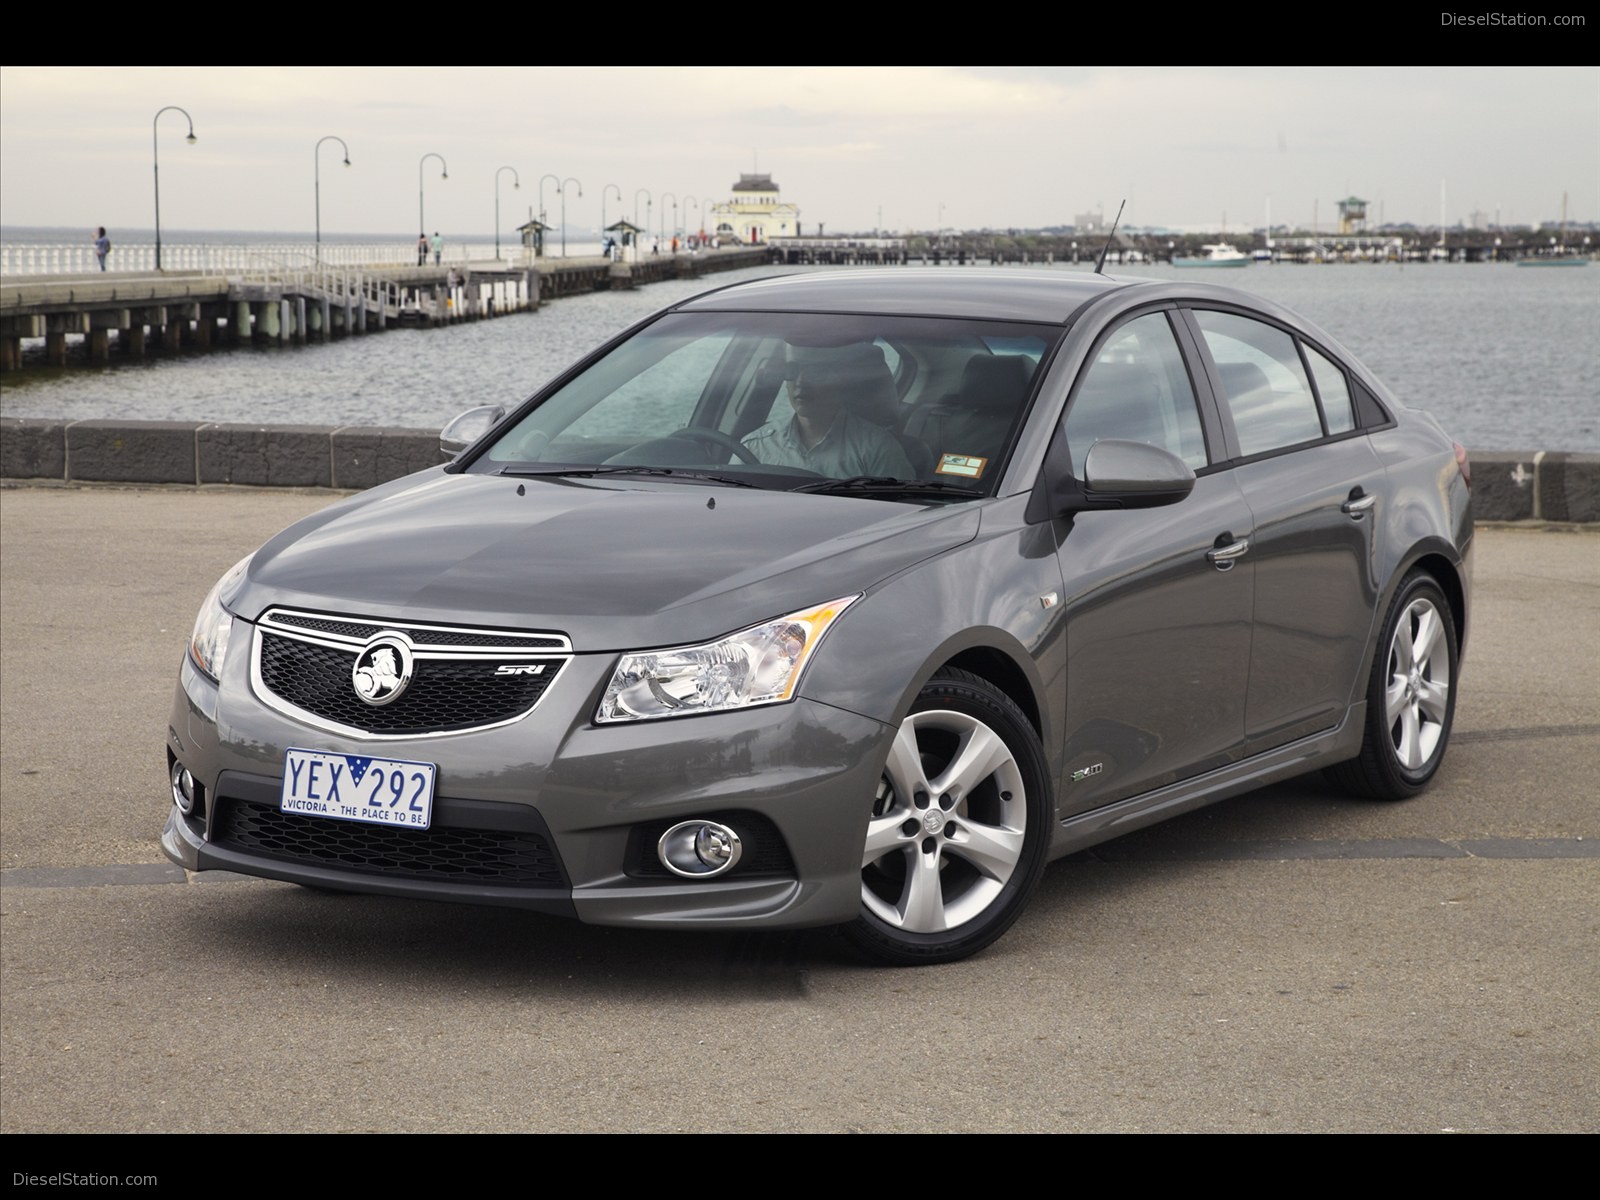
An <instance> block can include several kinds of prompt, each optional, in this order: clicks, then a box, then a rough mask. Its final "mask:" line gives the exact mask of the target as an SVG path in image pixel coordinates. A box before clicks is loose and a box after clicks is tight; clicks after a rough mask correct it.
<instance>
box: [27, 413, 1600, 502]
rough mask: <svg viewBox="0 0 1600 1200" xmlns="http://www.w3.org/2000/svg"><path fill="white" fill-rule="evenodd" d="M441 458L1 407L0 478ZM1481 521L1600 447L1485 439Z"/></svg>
mask: <svg viewBox="0 0 1600 1200" xmlns="http://www.w3.org/2000/svg"><path fill="white" fill-rule="evenodd" d="M440 461H441V455H440V452H439V431H438V430H436V429H397V428H372V427H370V426H359V425H224V424H217V423H213V422H191V421H117V420H95V421H58V420H49V419H44V418H39V417H5V418H0V478H4V479H18V480H21V479H54V480H61V481H63V482H97V483H186V484H203V483H205V484H218V483H221V484H229V483H231V484H248V485H251V486H256V487H326V488H349V489H359V488H368V487H372V486H373V485H374V484H379V483H383V482H384V481H386V480H389V479H395V478H398V477H399V476H401V475H406V474H409V473H410V472H412V471H417V470H421V469H422V468H423V467H428V466H434V465H436V464H437V463H439V462H440ZM1472 485H1473V487H1472V498H1473V508H1474V510H1475V511H1476V513H1477V516H1478V519H1479V520H1481V521H1561V522H1578V523H1585V524H1587V523H1600V454H1574V453H1568V452H1565V451H1555V450H1537V451H1535V450H1480V451H1477V452H1475V453H1474V454H1473V455H1472Z"/></svg>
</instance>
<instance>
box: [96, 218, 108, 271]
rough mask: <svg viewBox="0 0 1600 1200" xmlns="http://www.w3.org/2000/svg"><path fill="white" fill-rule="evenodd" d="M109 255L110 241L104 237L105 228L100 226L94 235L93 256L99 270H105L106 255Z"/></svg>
mask: <svg viewBox="0 0 1600 1200" xmlns="http://www.w3.org/2000/svg"><path fill="white" fill-rule="evenodd" d="M110 253H111V239H110V238H108V237H107V236H106V227H105V226H104V225H102V226H100V227H99V228H98V229H96V230H95V234H94V256H95V258H96V260H97V261H98V262H99V263H100V269H101V270H102V271H104V270H105V269H106V255H108V254H110Z"/></svg>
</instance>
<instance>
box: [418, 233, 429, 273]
mask: <svg viewBox="0 0 1600 1200" xmlns="http://www.w3.org/2000/svg"><path fill="white" fill-rule="evenodd" d="M427 265H428V232H427V230H423V231H422V232H421V233H419V234H417V266H419V267H425V266H427Z"/></svg>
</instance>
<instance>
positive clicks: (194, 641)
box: [189, 554, 252, 679]
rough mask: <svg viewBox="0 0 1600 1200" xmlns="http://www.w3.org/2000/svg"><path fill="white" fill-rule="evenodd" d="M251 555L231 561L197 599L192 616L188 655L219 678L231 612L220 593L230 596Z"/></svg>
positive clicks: (231, 628) (224, 654) (231, 630)
mask: <svg viewBox="0 0 1600 1200" xmlns="http://www.w3.org/2000/svg"><path fill="white" fill-rule="evenodd" d="M251 557H252V556H251V555H248V554H247V555H245V556H244V557H243V558H241V559H240V560H239V561H238V562H236V563H234V564H233V566H232V567H231V568H230V569H229V571H228V573H227V574H226V575H224V576H223V577H222V578H221V579H219V580H217V584H216V586H215V587H213V588H212V589H211V590H210V591H209V592H208V593H206V598H205V599H204V600H203V601H201V602H200V615H199V616H197V617H196V618H195V619H194V633H193V634H192V635H191V636H190V638H189V657H190V658H192V659H194V665H195V666H197V667H199V668H200V669H201V670H202V671H204V672H205V673H206V674H207V675H209V676H211V678H213V679H221V678H222V660H223V658H224V656H226V655H227V653H228V635H229V634H230V633H232V632H233V614H232V613H230V612H229V611H228V610H227V609H226V608H224V607H223V597H224V596H227V597H228V598H229V599H230V600H231V599H232V598H233V597H232V592H233V589H234V587H235V586H236V585H237V584H238V582H239V580H241V579H243V578H244V571H245V568H246V567H248V566H249V565H250V559H251Z"/></svg>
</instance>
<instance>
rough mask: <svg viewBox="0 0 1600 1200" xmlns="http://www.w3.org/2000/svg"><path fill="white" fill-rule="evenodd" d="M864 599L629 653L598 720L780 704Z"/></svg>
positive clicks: (614, 677)
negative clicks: (833, 628)
mask: <svg viewBox="0 0 1600 1200" xmlns="http://www.w3.org/2000/svg"><path fill="white" fill-rule="evenodd" d="M860 598H861V597H860V596H846V597H844V598H843V599H841V600H830V601H828V603H826V604H819V605H817V606H816V607H815V608H808V609H806V610H804V611H803V612H797V613H790V614H789V615H788V616H786V617H778V618H777V619H776V620H772V621H767V622H765V623H764V624H761V625H752V626H751V627H750V628H749V629H744V630H741V631H740V632H738V633H734V634H729V635H728V636H727V637H725V638H723V639H721V640H720V641H716V642H706V643H704V644H703V645H699V646H678V647H675V648H673V649H671V650H651V651H647V652H645V653H641V654H624V655H623V656H622V661H621V662H620V663H618V664H617V669H616V671H615V672H613V673H612V676H611V682H610V684H608V685H607V687H606V694H605V698H604V699H603V700H601V702H600V710H599V712H597V713H595V718H594V719H595V720H596V721H597V722H601V723H605V722H609V721H640V720H648V719H650V718H653V717H684V716H689V715H690V714H692V713H705V712H724V711H726V710H728V709H733V708H753V707H754V706H756V705H758V704H781V703H782V702H783V701H785V700H788V699H790V698H792V697H793V696H794V691H795V688H796V687H797V686H798V685H799V683H800V676H801V674H802V673H803V672H804V671H805V666H806V663H807V662H808V661H809V660H810V658H811V652H812V651H813V650H815V649H816V646H817V643H818V642H820V641H821V640H822V635H823V634H824V633H826V632H827V631H828V626H830V625H832V624H833V622H834V620H835V619H836V618H837V617H838V616H839V614H840V613H842V612H844V610H845V609H847V608H849V607H850V605H852V604H854V603H855V602H856V601H857V600H859V599H860Z"/></svg>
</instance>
